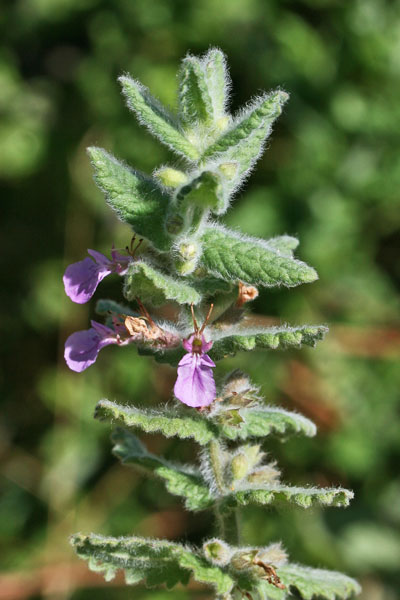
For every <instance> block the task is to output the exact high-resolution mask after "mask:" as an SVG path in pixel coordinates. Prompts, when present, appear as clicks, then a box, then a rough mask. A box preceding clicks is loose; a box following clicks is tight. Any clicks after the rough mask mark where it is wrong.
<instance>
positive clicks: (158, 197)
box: [88, 147, 171, 250]
mask: <svg viewBox="0 0 400 600" xmlns="http://www.w3.org/2000/svg"><path fill="white" fill-rule="evenodd" d="M88 153H89V156H90V158H91V160H92V164H93V167H94V169H95V176H94V178H95V181H96V183H97V185H98V187H99V188H100V189H101V190H102V191H103V192H104V193H105V195H106V200H107V203H108V204H109V205H110V206H111V208H112V209H114V210H115V211H116V212H117V214H118V215H119V217H120V219H121V220H122V221H124V222H125V223H128V224H129V225H131V226H132V229H133V231H134V232H135V233H136V234H138V235H139V236H141V237H143V238H146V239H148V240H149V241H150V242H151V243H152V244H154V246H155V247H156V248H158V249H159V250H166V249H168V248H169V246H170V244H171V242H170V238H169V237H168V236H167V234H166V232H165V230H164V226H163V223H164V218H165V214H166V210H167V206H168V201H169V197H168V195H167V194H166V193H165V192H163V190H162V189H161V188H160V187H159V185H158V184H157V182H156V181H155V180H154V179H151V178H150V177H147V176H146V175H144V174H142V173H139V172H138V171H135V170H134V169H131V168H129V167H127V166H126V165H124V164H123V163H121V162H119V161H118V160H117V159H116V158H114V157H113V156H111V154H108V152H106V151H105V150H102V149H101V148H95V147H92V148H88Z"/></svg>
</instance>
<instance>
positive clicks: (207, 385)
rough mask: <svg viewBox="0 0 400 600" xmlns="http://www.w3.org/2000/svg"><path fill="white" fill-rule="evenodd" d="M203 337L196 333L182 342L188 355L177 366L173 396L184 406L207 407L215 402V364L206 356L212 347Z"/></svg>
mask: <svg viewBox="0 0 400 600" xmlns="http://www.w3.org/2000/svg"><path fill="white" fill-rule="evenodd" d="M212 345H213V344H212V342H206V340H205V339H204V336H203V335H201V337H199V335H198V334H197V335H196V333H194V334H192V335H191V336H190V337H189V338H188V339H187V340H183V347H184V348H185V350H187V351H188V354H185V356H184V357H183V358H182V360H181V361H180V363H179V365H178V377H177V380H176V383H175V387H174V394H175V396H176V397H177V398H178V400H180V401H181V402H183V403H184V404H187V405H188V406H193V407H194V408H199V407H202V406H208V405H209V404H211V402H213V400H215V397H216V388H215V381H214V376H213V372H212V369H213V368H214V367H215V364H214V363H213V361H212V360H211V358H210V357H209V356H208V355H207V354H206V352H208V350H210V348H211V347H212Z"/></svg>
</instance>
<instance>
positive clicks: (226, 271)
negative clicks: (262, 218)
mask: <svg viewBox="0 0 400 600" xmlns="http://www.w3.org/2000/svg"><path fill="white" fill-rule="evenodd" d="M202 241H203V247H204V250H203V256H202V258H201V265H202V266H203V267H204V268H205V269H206V270H207V272H208V273H210V274H211V275H214V276H215V277H220V278H221V279H225V280H226V281H236V282H238V281H242V282H243V283H246V284H249V285H256V286H257V285H262V286H266V287H272V286H279V285H285V286H287V287H293V286H296V285H300V284H301V283H311V282H312V281H315V280H316V279H317V278H318V276H317V273H316V271H315V270H314V269H313V268H312V267H309V266H308V265H306V264H305V263H304V262H301V261H299V260H295V259H294V258H291V257H289V256H288V255H287V251H286V252H285V254H283V253H282V252H281V251H279V250H277V248H276V244H275V247H274V244H272V246H271V245H269V243H268V241H264V240H260V239H257V238H250V237H245V236H241V235H239V234H237V233H235V232H233V231H229V230H227V229H224V228H222V227H217V226H214V227H212V228H209V229H207V230H206V231H205V233H204V234H203V236H202Z"/></svg>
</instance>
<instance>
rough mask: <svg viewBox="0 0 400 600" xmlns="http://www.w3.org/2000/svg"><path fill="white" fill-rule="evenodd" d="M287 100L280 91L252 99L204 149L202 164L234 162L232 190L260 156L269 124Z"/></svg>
mask: <svg viewBox="0 0 400 600" xmlns="http://www.w3.org/2000/svg"><path fill="white" fill-rule="evenodd" d="M287 99H288V95H287V94H286V93H285V92H282V91H281V90H277V91H275V92H272V93H270V94H264V95H263V96H261V97H260V98H256V99H255V100H254V101H253V102H252V103H251V104H250V106H249V107H248V108H246V109H245V110H244V111H242V112H241V113H240V115H239V116H238V117H237V118H236V119H234V121H233V123H232V125H231V127H230V128H229V129H228V130H227V131H226V132H225V133H224V134H223V135H222V136H220V137H219V139H217V141H216V142H214V143H213V144H211V145H210V146H209V147H208V148H207V149H206V151H205V152H204V154H203V156H202V161H203V164H206V163H207V162H209V161H213V160H218V162H222V163H226V162H231V161H235V162H237V164H238V169H237V172H236V175H235V177H234V178H233V179H232V181H231V188H232V190H233V189H234V188H235V187H237V185H238V184H239V183H240V182H241V181H242V180H243V178H244V177H245V176H246V175H247V174H248V172H249V171H250V169H251V167H252V166H253V165H254V163H255V162H256V160H257V159H258V158H259V157H260V155H261V153H262V151H263V147H264V143H265V140H266V139H267V137H268V136H269V134H270V133H271V128H272V123H273V122H274V121H275V119H276V118H277V117H278V116H279V115H280V114H281V112H282V106H283V105H284V103H285V102H286V100H287Z"/></svg>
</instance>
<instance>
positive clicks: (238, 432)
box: [216, 406, 317, 440]
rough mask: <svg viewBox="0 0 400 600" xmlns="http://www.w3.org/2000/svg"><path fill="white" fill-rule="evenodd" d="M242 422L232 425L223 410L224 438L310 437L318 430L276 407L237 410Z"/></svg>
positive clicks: (305, 421)
mask: <svg viewBox="0 0 400 600" xmlns="http://www.w3.org/2000/svg"><path fill="white" fill-rule="evenodd" d="M237 412H238V414H239V416H240V417H241V420H240V421H239V422H238V423H237V424H236V425H235V423H233V424H231V422H232V421H231V419H229V418H226V417H229V415H227V414H226V412H224V411H223V410H221V411H220V412H218V413H217V415H216V418H217V420H219V423H220V425H219V429H220V433H221V435H222V436H223V437H226V438H228V439H230V440H247V439H249V438H256V437H258V438H263V437H266V436H267V435H270V434H280V435H287V434H293V433H302V434H304V435H306V436H308V437H312V436H314V435H315V434H316V432H317V428H316V426H315V425H314V423H313V422H312V421H310V420H309V419H306V417H303V415H299V414H297V413H294V412H289V411H288V410H284V409H283V408H279V407H275V406H265V407H263V406H256V407H254V408H239V409H237Z"/></svg>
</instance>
